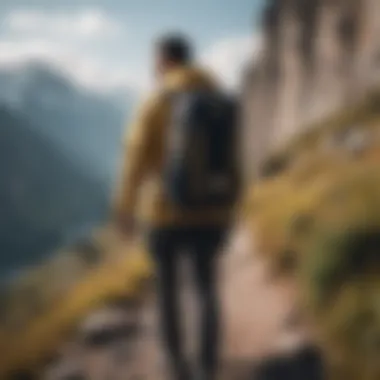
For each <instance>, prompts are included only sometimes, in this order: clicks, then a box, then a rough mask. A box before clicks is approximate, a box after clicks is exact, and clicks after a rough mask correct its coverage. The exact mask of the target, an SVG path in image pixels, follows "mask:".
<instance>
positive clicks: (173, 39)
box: [156, 33, 193, 64]
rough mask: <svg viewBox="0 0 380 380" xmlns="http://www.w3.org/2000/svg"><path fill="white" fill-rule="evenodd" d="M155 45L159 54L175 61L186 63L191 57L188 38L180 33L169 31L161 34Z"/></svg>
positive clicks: (191, 52)
mask: <svg viewBox="0 0 380 380" xmlns="http://www.w3.org/2000/svg"><path fill="white" fill-rule="evenodd" d="M156 46H157V50H158V52H159V53H160V54H162V55H163V56H164V57H165V58H166V59H168V60H170V61H173V62H175V63H180V64H186V63H189V62H190V61H191V60H192V58H193V51H192V46H191V42H190V40H189V38H187V37H186V36H184V35H182V34H180V33H170V34H166V35H164V36H162V37H161V38H159V39H158V41H157V45H156Z"/></svg>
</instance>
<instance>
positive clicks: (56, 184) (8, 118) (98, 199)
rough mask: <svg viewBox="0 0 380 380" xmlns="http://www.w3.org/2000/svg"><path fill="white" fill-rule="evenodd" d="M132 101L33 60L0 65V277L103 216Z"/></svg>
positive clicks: (126, 95)
mask: <svg viewBox="0 0 380 380" xmlns="http://www.w3.org/2000/svg"><path fill="white" fill-rule="evenodd" d="M131 102H132V94H131V93H130V92H128V91H126V92H125V91H124V92H121V91H118V92H117V93H116V92H115V93H114V94H111V93H109V94H100V93H95V92H91V91H89V90H85V89H83V88H81V87H79V86H76V85H75V84H74V83H72V82H71V81H70V80H69V79H68V78H66V77H65V76H63V75H62V74H60V73H58V72H55V71H54V70H53V69H51V68H50V67H47V66H45V65H42V64H39V63H38V64H36V63H34V64H28V65H25V66H20V67H18V68H14V69H7V70H5V69H0V209H1V213H0V252H1V254H0V268H1V269H0V279H1V278H3V279H4V277H8V276H9V275H11V274H13V273H15V272H18V271H19V270H20V269H22V268H25V267H26V266H28V265H32V264H35V263H38V262H40V261H41V260H43V259H44V258H46V257H47V256H48V255H50V254H51V252H52V251H56V250H57V249H58V248H59V247H61V246H64V245H66V244H73V242H75V241H76V240H77V239H81V238H83V237H84V236H86V234H88V232H89V231H90V230H91V229H92V228H93V227H94V226H96V225H99V224H101V223H102V222H103V221H104V220H105V218H106V216H107V213H108V207H109V202H110V195H111V187H112V183H113V180H114V178H115V175H116V161H117V158H118V155H119V153H120V148H121V144H120V138H121V133H122V127H123V122H124V119H125V116H126V114H128V112H129V109H128V105H130V104H131ZM124 105H125V106H124ZM123 108H124V109H123Z"/></svg>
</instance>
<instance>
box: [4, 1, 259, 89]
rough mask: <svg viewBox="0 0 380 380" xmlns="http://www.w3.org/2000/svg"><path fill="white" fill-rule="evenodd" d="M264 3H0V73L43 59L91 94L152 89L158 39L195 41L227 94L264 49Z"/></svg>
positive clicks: (201, 59)
mask: <svg viewBox="0 0 380 380" xmlns="http://www.w3.org/2000/svg"><path fill="white" fill-rule="evenodd" d="M263 1H264V0H108V1H107V0H1V1H0V68H1V67H8V68H12V67H17V65H20V64H24V63H26V62H29V61H33V60H39V61H43V62H46V63H48V64H50V65H53V66H54V67H56V68H58V69H60V70H62V71H63V72H65V73H66V74H67V75H69V76H70V78H72V79H73V80H74V81H76V82H77V83H78V84H80V85H83V86H85V87H88V88H91V89H94V90H101V91H103V90H110V89H117V88H119V87H120V88H124V87H127V88H130V89H132V90H134V91H138V92H143V91H147V90H148V89H149V88H150V86H151V84H152V79H151V59H150V58H151V53H152V43H153V41H154V39H155V38H156V37H157V36H158V35H160V34H162V33H165V32H167V31H181V32H184V33H187V34H188V35H189V36H191V38H192V40H193V42H194V43H195V45H196V47H197V51H198V58H199V60H200V61H201V62H202V63H203V64H204V65H206V66H208V67H210V68H212V69H213V70H214V71H215V72H216V74H217V75H218V76H219V77H220V78H221V80H222V82H223V83H224V84H225V85H226V86H228V87H236V86H237V85H238V80H239V72H240V69H241V67H242V65H243V64H244V63H245V62H246V61H247V60H248V59H251V57H252V56H253V54H254V53H255V52H256V51H257V50H258V48H259V45H260V43H259V41H260V38H259V35H260V33H259V31H258V19H259V15H260V10H261V8H262V3H263Z"/></svg>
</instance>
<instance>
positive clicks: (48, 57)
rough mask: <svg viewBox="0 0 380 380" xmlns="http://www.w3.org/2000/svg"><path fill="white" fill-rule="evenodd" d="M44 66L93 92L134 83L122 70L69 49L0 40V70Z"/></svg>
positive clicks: (44, 43)
mask: <svg viewBox="0 0 380 380" xmlns="http://www.w3.org/2000/svg"><path fill="white" fill-rule="evenodd" d="M36 61H37V62H38V61H40V62H44V63H46V64H49V65H50V66H52V67H53V68H55V69H57V70H59V71H61V72H63V73H64V74H66V75H68V76H69V77H70V78H71V79H72V80H74V81H75V82H76V83H77V84H79V85H81V86H84V87H87V88H89V89H92V90H96V91H104V90H109V89H112V88H117V87H129V86H130V84H131V83H133V81H132V80H131V79H130V78H129V77H128V75H127V72H126V70H125V69H124V67H117V66H116V67H115V66H114V67H111V68H110V66H109V65H108V64H107V63H106V62H103V61H102V60H100V59H98V58H97V57H94V56H92V55H90V54H86V53H84V52H82V51H80V50H78V49H75V48H74V47H72V46H62V45H57V44H55V43H54V42H52V41H49V40H44V39H27V40H22V41H20V40H0V67H3V68H4V67H5V68H8V69H12V68H14V67H17V66H20V65H25V64H28V63H29V62H36Z"/></svg>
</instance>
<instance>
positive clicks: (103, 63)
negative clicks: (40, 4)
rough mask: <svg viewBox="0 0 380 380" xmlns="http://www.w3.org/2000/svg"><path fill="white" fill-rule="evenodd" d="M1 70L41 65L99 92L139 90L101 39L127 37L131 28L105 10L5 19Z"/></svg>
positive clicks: (20, 13)
mask: <svg viewBox="0 0 380 380" xmlns="http://www.w3.org/2000/svg"><path fill="white" fill-rule="evenodd" d="M0 25H2V28H3V32H4V31H5V33H3V35H2V36H1V34H0V68H1V67H3V68H4V67H7V68H9V69H11V68H12V67H14V66H17V65H25V64H28V62H35V61H37V62H38V61H40V62H43V63H45V64H48V65H50V66H52V67H53V68H55V69H57V70H59V71H61V72H63V73H64V74H66V75H67V76H69V77H70V79H72V80H73V81H74V82H76V83H77V84H79V85H81V86H84V87H87V88H90V89H92V90H97V91H105V90H109V89H112V88H120V87H131V85H133V86H137V85H138V82H137V80H136V78H135V77H131V75H128V74H129V73H128V71H127V69H126V67H125V65H121V63H120V64H118V62H112V60H111V59H110V56H109V55H107V54H106V51H104V50H102V49H104V48H106V46H105V45H98V42H99V41H102V40H103V39H106V38H108V40H106V41H107V42H108V41H109V39H110V38H114V39H115V40H112V41H113V42H116V41H117V39H118V38H119V37H123V41H124V40H125V39H124V32H125V30H124V29H123V28H122V27H121V25H119V24H118V22H117V21H116V20H114V19H113V18H112V17H110V16H109V15H107V14H106V13H104V12H102V11H101V10H99V9H85V10H82V11H77V12H71V13H62V12H48V11H40V10H14V11H11V12H9V13H8V14H6V15H4V17H3V18H2V19H1V18H0Z"/></svg>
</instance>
